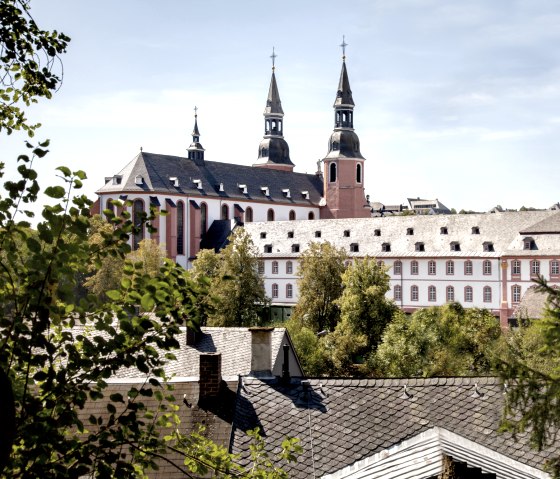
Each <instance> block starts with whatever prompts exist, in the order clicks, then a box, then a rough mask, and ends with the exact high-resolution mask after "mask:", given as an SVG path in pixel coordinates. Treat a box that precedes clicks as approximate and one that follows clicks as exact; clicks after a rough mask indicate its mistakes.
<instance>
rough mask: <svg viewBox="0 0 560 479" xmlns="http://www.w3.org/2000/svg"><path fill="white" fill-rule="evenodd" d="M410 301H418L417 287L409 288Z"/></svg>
mask: <svg viewBox="0 0 560 479" xmlns="http://www.w3.org/2000/svg"><path fill="white" fill-rule="evenodd" d="M410 300H411V301H418V286H412V288H410Z"/></svg>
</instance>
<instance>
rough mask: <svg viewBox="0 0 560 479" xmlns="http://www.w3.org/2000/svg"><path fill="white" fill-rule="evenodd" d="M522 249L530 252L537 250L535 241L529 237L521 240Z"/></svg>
mask: <svg viewBox="0 0 560 479" xmlns="http://www.w3.org/2000/svg"><path fill="white" fill-rule="evenodd" d="M523 249H527V250H531V249H537V245H536V244H535V240H534V239H533V238H531V237H527V238H524V239H523Z"/></svg>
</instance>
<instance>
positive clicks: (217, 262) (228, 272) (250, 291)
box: [193, 228, 268, 326]
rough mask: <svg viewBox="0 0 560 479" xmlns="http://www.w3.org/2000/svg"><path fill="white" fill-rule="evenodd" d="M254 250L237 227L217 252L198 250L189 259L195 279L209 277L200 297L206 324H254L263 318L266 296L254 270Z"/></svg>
mask: <svg viewBox="0 0 560 479" xmlns="http://www.w3.org/2000/svg"><path fill="white" fill-rule="evenodd" d="M257 258H258V257H257V250H256V248H255V246H254V244H253V242H252V240H251V237H250V236H249V235H248V233H247V232H246V231H245V230H243V229H241V228H238V229H236V230H235V231H234V232H233V233H232V235H231V236H230V239H229V244H228V245H227V246H226V247H225V248H224V249H223V250H222V251H220V252H219V253H214V251H204V250H203V251H201V252H200V253H199V255H198V257H197V259H196V260H195V261H194V263H193V274H194V277H195V278H196V279H197V280H198V281H202V282H204V281H206V280H205V279H204V277H205V276H208V277H209V278H210V280H209V282H207V284H208V293H207V295H206V296H205V297H204V298H202V299H201V301H202V305H203V306H204V310H205V314H206V315H207V317H208V319H207V323H208V325H209V326H256V325H259V324H262V323H263V322H264V319H263V318H264V316H265V311H266V306H267V304H268V300H267V297H266V293H265V290H264V281H263V278H262V276H261V275H260V274H259V272H258V259H257Z"/></svg>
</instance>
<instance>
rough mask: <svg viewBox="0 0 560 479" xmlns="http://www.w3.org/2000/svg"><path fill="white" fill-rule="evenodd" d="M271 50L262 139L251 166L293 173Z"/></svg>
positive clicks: (274, 56) (274, 57) (273, 55)
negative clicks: (270, 72) (254, 161)
mask: <svg viewBox="0 0 560 479" xmlns="http://www.w3.org/2000/svg"><path fill="white" fill-rule="evenodd" d="M276 56H277V55H276V54H275V53H274V48H273V49H272V55H271V58H272V78H271V80H270V87H269V89H268V97H267V99H266V107H265V109H264V137H263V139H262V141H261V144H260V145H259V157H258V159H257V162H256V163H255V164H254V165H253V166H256V167H260V168H271V169H274V170H283V171H293V169H294V164H293V163H292V161H291V160H290V148H289V147H288V143H287V142H286V140H284V126H283V122H284V110H282V102H281V101H280V94H279V93H278V85H277V84H276V76H275V74H274V70H275V65H274V60H275V59H276Z"/></svg>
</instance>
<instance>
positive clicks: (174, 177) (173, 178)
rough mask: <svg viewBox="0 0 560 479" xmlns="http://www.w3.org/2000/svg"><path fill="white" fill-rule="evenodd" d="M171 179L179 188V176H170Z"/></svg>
mask: <svg viewBox="0 0 560 479" xmlns="http://www.w3.org/2000/svg"><path fill="white" fill-rule="evenodd" d="M169 181H170V182H171V184H172V185H173V186H174V187H175V188H179V178H177V177H176V176H170V177H169Z"/></svg>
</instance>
